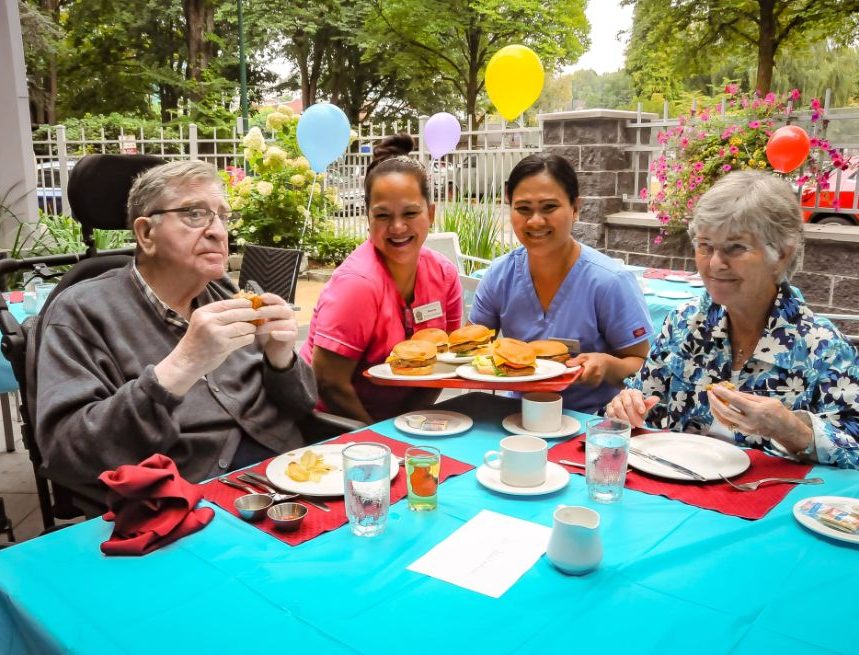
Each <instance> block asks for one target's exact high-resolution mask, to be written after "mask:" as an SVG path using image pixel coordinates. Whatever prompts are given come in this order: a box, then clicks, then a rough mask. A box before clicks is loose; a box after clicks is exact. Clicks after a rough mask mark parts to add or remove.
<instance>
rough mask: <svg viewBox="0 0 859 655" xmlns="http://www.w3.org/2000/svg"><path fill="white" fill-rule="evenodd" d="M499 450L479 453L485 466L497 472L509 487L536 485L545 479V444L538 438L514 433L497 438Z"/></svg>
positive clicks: (546, 449) (546, 446)
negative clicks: (510, 435)
mask: <svg viewBox="0 0 859 655" xmlns="http://www.w3.org/2000/svg"><path fill="white" fill-rule="evenodd" d="M500 445H501V450H500V451H498V450H490V451H489V452H488V453H486V454H485V455H484V456H483V463H484V464H486V466H488V467H489V468H492V469H496V470H500V471H501V482H503V483H504V484H507V485H510V486H511V487H536V486H538V485H541V484H543V483H544V482H545V481H546V458H547V452H548V444H547V443H546V442H545V441H544V440H543V439H540V438H539V437H529V436H526V435H522V434H517V435H514V436H512V437H505V438H504V439H502V440H501V444H500Z"/></svg>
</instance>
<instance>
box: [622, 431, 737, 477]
mask: <svg viewBox="0 0 859 655" xmlns="http://www.w3.org/2000/svg"><path fill="white" fill-rule="evenodd" d="M630 446H631V447H632V448H637V449H638V450H641V451H644V452H646V453H650V454H651V455H656V456H658V457H662V458H663V459H666V460H668V461H670V462H674V463H675V464H680V465H681V466H685V467H686V468H688V469H690V470H692V471H695V472H696V473H700V474H701V475H703V476H704V477H705V478H706V479H707V480H720V479H721V478H720V477H719V474H722V475H724V476H725V477H726V478H732V477H734V476H736V475H739V474H740V473H742V472H743V471H745V470H746V469H747V468H749V465H750V463H751V461H750V460H749V456H748V455H747V454H746V453H745V451H744V450H742V449H741V448H737V447H736V446H735V445H733V444H730V443H727V442H726V441H720V440H719V439H714V438H713V437H705V436H703V435H700V434H689V433H685V432H651V433H648V434H642V435H640V436H637V437H633V438H632V439H631V441H630ZM629 465H630V466H632V467H633V468H636V469H638V470H639V471H644V472H645V473H650V474H651V475H655V476H658V477H660V478H671V479H672V480H694V478H693V477H692V476H690V475H686V474H685V473H682V472H681V471H676V470H674V469H673V468H671V467H670V466H666V465H665V464H660V463H659V462H654V461H653V460H650V459H646V458H644V457H638V456H637V455H633V454H632V453H630V454H629Z"/></svg>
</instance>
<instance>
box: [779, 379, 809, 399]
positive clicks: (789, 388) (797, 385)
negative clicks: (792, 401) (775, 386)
mask: <svg viewBox="0 0 859 655" xmlns="http://www.w3.org/2000/svg"><path fill="white" fill-rule="evenodd" d="M781 386H782V387H784V389H785V391H784V393H785V395H787V394H793V395H794V396H795V395H797V394H800V393H802V392H803V391H805V380H803V379H802V378H801V377H799V376H798V375H789V376H787V377H786V378H785V379H784V383H783V384H782V385H781Z"/></svg>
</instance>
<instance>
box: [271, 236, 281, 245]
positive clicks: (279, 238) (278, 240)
mask: <svg viewBox="0 0 859 655" xmlns="http://www.w3.org/2000/svg"><path fill="white" fill-rule="evenodd" d="M271 240H272V241H274V242H275V243H280V242H281V241H283V237H282V236H280V235H279V234H275V235H274V236H273V237H272V238H271Z"/></svg>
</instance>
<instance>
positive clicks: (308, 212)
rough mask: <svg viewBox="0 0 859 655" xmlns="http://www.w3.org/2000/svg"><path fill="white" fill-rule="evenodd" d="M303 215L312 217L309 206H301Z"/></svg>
mask: <svg viewBox="0 0 859 655" xmlns="http://www.w3.org/2000/svg"><path fill="white" fill-rule="evenodd" d="M300 209H301V215H302V216H303V217H304V218H310V210H309V209H308V208H307V207H301V208H300Z"/></svg>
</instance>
